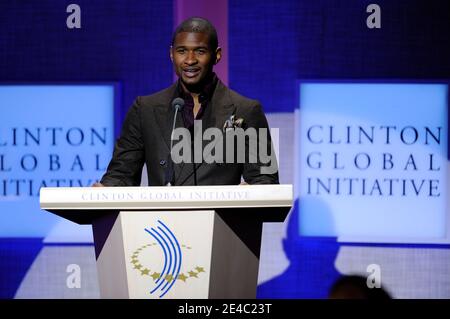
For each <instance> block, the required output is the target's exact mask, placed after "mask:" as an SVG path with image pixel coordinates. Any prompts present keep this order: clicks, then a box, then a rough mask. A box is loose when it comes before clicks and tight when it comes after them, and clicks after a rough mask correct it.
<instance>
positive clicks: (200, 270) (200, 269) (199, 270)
mask: <svg viewBox="0 0 450 319" xmlns="http://www.w3.org/2000/svg"><path fill="white" fill-rule="evenodd" d="M195 269H197V272H198V273H201V272H205V268H203V267H198V266H197V267H195Z"/></svg>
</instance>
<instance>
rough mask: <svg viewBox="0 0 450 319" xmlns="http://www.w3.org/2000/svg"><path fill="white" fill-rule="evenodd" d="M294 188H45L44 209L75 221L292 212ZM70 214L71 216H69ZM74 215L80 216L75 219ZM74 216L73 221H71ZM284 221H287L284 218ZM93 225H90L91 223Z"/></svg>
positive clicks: (256, 186) (42, 199) (41, 204)
mask: <svg viewBox="0 0 450 319" xmlns="http://www.w3.org/2000/svg"><path fill="white" fill-rule="evenodd" d="M292 201H293V189H292V185H278V184H270V185H242V186H240V185H224V186H170V187H154V186H152V187H45V188H41V190H40V206H41V209H44V210H47V211H50V212H52V213H55V214H57V215H60V216H62V217H64V218H68V219H70V220H72V221H75V222H79V223H85V222H82V221H84V220H85V218H84V219H83V218H79V217H80V214H84V215H86V213H88V212H97V213H101V212H104V211H105V210H106V211H124V210H134V211H136V210H145V211H149V210H167V209H170V210H192V209H210V210H219V209H234V208H239V210H241V209H258V210H260V209H266V210H267V209H271V208H279V211H283V212H285V214H283V215H286V214H287V212H288V211H289V210H290V208H291V206H292ZM68 213H69V215H68ZM74 213H76V214H75V215H74ZM68 216H71V217H68ZM283 219H284V218H283ZM88 222H89V221H87V223H88Z"/></svg>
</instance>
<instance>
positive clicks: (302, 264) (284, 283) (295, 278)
mask: <svg viewBox="0 0 450 319" xmlns="http://www.w3.org/2000/svg"><path fill="white" fill-rule="evenodd" d="M306 206H308V207H309V208H311V207H314V213H317V214H318V216H317V219H315V221H317V222H319V223H329V225H320V226H319V228H322V229H323V228H324V227H334V225H332V219H331V218H330V214H331V212H330V210H329V208H328V207H327V205H326V204H325V203H324V202H322V201H320V200H318V199H305V200H303V199H302V207H306ZM299 214H300V210H299V201H298V199H297V200H296V201H295V203H294V206H293V207H292V210H291V213H290V215H289V221H288V226H287V231H286V238H285V239H283V249H284V253H285V254H286V257H287V258H288V260H289V263H290V264H289V267H288V268H287V269H286V271H284V272H283V273H282V274H280V275H278V276H276V277H274V278H272V279H271V280H269V281H266V282H264V283H263V284H261V285H260V286H258V291H257V297H258V298H294V299H301V298H307V299H322V298H323V299H325V298H327V297H328V293H329V290H330V287H331V286H332V285H333V283H334V282H335V281H336V280H337V279H338V278H339V277H340V273H339V272H338V271H337V270H336V268H335V266H334V263H335V260H336V257H337V254H338V252H339V244H338V242H337V238H336V237H309V236H300V234H299Z"/></svg>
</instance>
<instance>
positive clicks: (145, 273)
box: [141, 268, 150, 276]
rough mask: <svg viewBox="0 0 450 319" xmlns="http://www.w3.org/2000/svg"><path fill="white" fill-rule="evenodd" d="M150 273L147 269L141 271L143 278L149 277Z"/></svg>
mask: <svg viewBox="0 0 450 319" xmlns="http://www.w3.org/2000/svg"><path fill="white" fill-rule="evenodd" d="M149 272H150V269H147V268H145V269H144V270H141V276H144V275H148V274H149Z"/></svg>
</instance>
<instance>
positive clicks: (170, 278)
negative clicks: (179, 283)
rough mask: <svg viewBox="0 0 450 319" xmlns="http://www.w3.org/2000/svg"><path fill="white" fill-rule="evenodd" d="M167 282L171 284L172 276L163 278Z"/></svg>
mask: <svg viewBox="0 0 450 319" xmlns="http://www.w3.org/2000/svg"><path fill="white" fill-rule="evenodd" d="M165 279H166V280H167V281H168V282H171V281H172V280H173V276H172V275H166V278H165Z"/></svg>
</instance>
